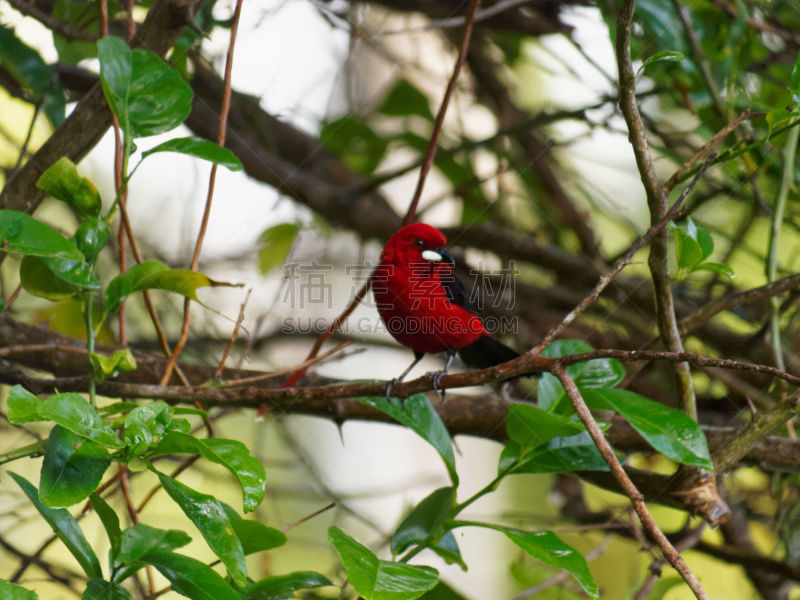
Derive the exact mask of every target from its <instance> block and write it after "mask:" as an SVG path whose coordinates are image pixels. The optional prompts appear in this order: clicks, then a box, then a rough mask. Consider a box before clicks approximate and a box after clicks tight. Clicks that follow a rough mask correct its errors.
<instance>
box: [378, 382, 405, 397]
mask: <svg viewBox="0 0 800 600" xmlns="http://www.w3.org/2000/svg"><path fill="white" fill-rule="evenodd" d="M401 381H402V379H400V378H399V377H395V378H394V379H392V380H390V381H387V382H386V384H384V386H383V389H384V391H385V392H386V399H387V400H388V399H389V398H391V397H392V388H393V387H394V386H395V384H398V383H400V382H401Z"/></svg>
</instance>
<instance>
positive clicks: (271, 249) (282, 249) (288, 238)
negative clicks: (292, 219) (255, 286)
mask: <svg viewBox="0 0 800 600" xmlns="http://www.w3.org/2000/svg"><path fill="white" fill-rule="evenodd" d="M298 233H300V226H299V225H296V224H294V223H279V224H278V225H273V226H272V227H270V228H268V229H266V230H265V231H264V232H263V233H262V234H261V235H260V236H259V238H258V243H259V248H258V270H259V271H260V272H261V274H262V275H266V274H267V273H269V272H270V271H272V269H274V268H275V267H279V266H281V265H283V263H285V262H286V257H287V256H289V252H290V251H291V249H292V244H294V241H295V239H296V238H297V234H298Z"/></svg>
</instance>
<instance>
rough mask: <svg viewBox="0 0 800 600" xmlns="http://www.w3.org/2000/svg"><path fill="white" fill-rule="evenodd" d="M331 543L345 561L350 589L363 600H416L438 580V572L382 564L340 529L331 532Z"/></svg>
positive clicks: (387, 563) (400, 565)
mask: <svg viewBox="0 0 800 600" xmlns="http://www.w3.org/2000/svg"><path fill="white" fill-rule="evenodd" d="M328 539H329V540H330V542H331V544H333V547H334V548H336V552H337V553H338V554H339V556H340V557H341V559H342V565H343V566H344V572H345V574H346V575H347V579H348V580H349V582H350V585H352V586H353V589H354V590H355V591H356V592H358V593H359V594H361V595H362V596H363V597H364V600H413V599H414V598H419V597H420V596H422V594H424V593H425V592H426V591H428V590H430V589H431V588H433V587H434V586H435V585H436V583H437V581H438V580H439V573H438V571H436V569H432V568H431V567H420V566H413V565H407V564H401V563H394V562H389V561H385V560H379V559H378V557H377V556H375V554H373V552H372V551H371V550H370V549H369V548H367V547H366V546H364V545H362V544H360V543H358V542H357V541H356V540H354V539H353V538H351V537H350V536H349V535H347V534H346V533H344V532H343V531H342V530H341V529H339V528H338V527H331V528H330V529H328Z"/></svg>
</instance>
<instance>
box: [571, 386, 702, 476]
mask: <svg viewBox="0 0 800 600" xmlns="http://www.w3.org/2000/svg"><path fill="white" fill-rule="evenodd" d="M581 394H582V395H583V398H584V400H586V404H587V405H588V406H589V408H591V409H592V410H613V411H615V412H617V413H619V414H620V415H622V417H623V418H624V419H625V420H626V421H628V423H630V425H631V427H633V428H634V429H635V430H636V431H637V432H638V433H639V435H641V436H642V437H643V438H644V439H645V440H647V443H648V444H650V445H651V446H652V447H653V448H655V449H656V450H658V451H659V452H661V454H663V455H664V456H666V457H668V458H671V459H672V460H674V461H676V462H680V463H684V464H687V465H692V466H696V467H701V468H703V469H708V470H713V469H714V464H713V463H712V462H711V455H710V454H709V452H708V444H707V442H706V437H705V435H704V434H703V430H702V429H701V428H700V426H699V425H698V424H697V422H696V421H694V420H693V419H691V418H690V417H688V416H687V415H685V414H684V413H682V412H680V411H679V410H675V409H674V408H670V407H669V406H665V405H663V404H661V403H659V402H654V401H653V400H649V399H647V398H645V397H643V396H640V395H639V394H635V393H634V392H630V391H628V390H618V389H610V390H581Z"/></svg>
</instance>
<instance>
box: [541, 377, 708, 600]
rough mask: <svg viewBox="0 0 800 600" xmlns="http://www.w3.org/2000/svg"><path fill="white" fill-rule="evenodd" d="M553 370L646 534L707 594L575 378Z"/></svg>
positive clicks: (705, 599)
mask: <svg viewBox="0 0 800 600" xmlns="http://www.w3.org/2000/svg"><path fill="white" fill-rule="evenodd" d="M553 374H554V375H555V376H556V377H558V380H559V381H560V382H561V385H563V386H564V390H565V391H566V393H567V396H569V399H570V400H571V401H572V405H573V406H574V407H575V412H576V413H577V414H578V417H580V419H581V421H583V424H584V425H585V426H586V429H587V431H588V432H589V435H590V436H591V437H592V440H593V441H594V443H595V446H597V449H598V450H599V451H600V454H602V456H603V459H604V460H605V461H606V463H607V464H608V466H609V468H610V469H611V473H612V474H613V475H614V478H615V479H616V480H617V481H618V482H619V484H620V485H621V486H622V488H623V489H624V490H625V493H626V494H627V496H628V498H630V501H631V504H633V508H634V510H635V511H636V514H637V515H638V516H639V520H640V521H641V522H642V525H644V528H645V529H646V530H647V532H648V533H649V534H650V537H651V538H653V540H654V541H655V542H656V543H657V544H658V546H659V547H660V548H661V551H662V552H663V553H664V557H665V558H666V559H667V560H668V561H669V563H670V564H671V565H672V566H673V567H674V568H675V570H676V571H678V573H680V575H681V577H683V580H684V581H685V582H686V584H687V585H688V586H689V588H690V589H691V590H692V592H693V593H694V595H695V596H696V597H697V598H698V599H699V600H708V595H707V594H706V592H705V590H704V589H703V586H702V585H701V584H700V581H699V580H698V579H697V577H696V576H695V574H694V573H693V572H692V570H691V569H690V568H689V566H688V565H687V564H686V562H685V561H684V560H683V558H682V557H681V555H680V554H679V553H678V551H677V550H676V549H675V547H674V546H673V545H672V543H670V541H669V540H668V539H667V536H665V535H664V532H663V531H661V529H660V528H659V527H658V525H657V524H656V522H655V521H654V520H653V517H652V515H651V514H650V511H649V510H648V509H647V505H646V504H645V502H644V496H642V494H641V492H639V490H637V489H636V486H634V485H633V482H632V481H631V480H630V477H628V474H627V473H626V472H625V469H623V468H622V465H621V464H620V462H619V460H618V459H617V455H616V454H614V450H613V449H612V448H611V446H610V445H609V443H608V441H606V438H605V437H604V435H603V432H602V430H601V429H600V426H599V425H598V424H597V421H595V420H594V417H593V416H592V413H591V412H590V411H589V408H588V407H587V406H586V403H585V402H584V400H583V397H581V393H580V391H579V390H578V387H577V386H576V385H575V382H574V381H573V380H572V377H571V376H570V375H569V374H568V373H567V371H566V369H565V368H564V367H563V366H561V365H557V366H555V368H554V369H553Z"/></svg>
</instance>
